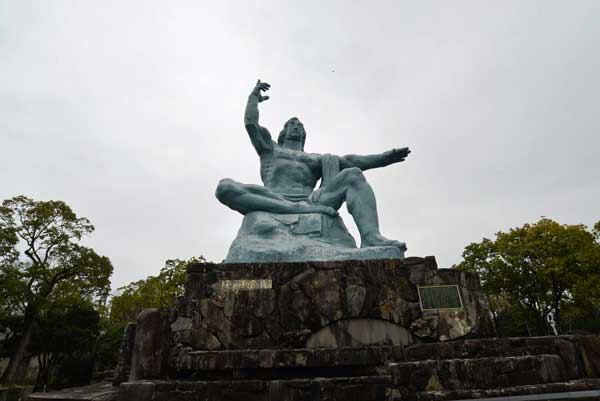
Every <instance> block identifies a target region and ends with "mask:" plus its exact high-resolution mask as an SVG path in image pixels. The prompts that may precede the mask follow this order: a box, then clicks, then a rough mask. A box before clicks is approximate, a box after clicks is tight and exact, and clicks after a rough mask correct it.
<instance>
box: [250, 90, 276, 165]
mask: <svg viewBox="0 0 600 401" xmlns="http://www.w3.org/2000/svg"><path fill="white" fill-rule="evenodd" d="M270 87H271V85H269V84H268V83H266V82H260V79H259V80H258V82H256V86H255V87H254V89H252V92H251V93H250V96H248V103H247V104H246V112H245V114H244V125H245V126H246V131H248V135H250V140H251V141H252V145H253V146H254V149H256V152H257V153H258V154H259V155H261V154H262V153H264V152H267V151H270V150H272V149H273V140H272V139H271V134H270V133H269V130H267V129H266V128H265V127H261V126H260V125H258V103H260V102H264V101H265V100H267V99H269V96H263V95H262V93H261V92H264V91H268V90H269V88H270Z"/></svg>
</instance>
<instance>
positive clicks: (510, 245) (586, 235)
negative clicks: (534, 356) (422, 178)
mask: <svg viewBox="0 0 600 401" xmlns="http://www.w3.org/2000/svg"><path fill="white" fill-rule="evenodd" d="M599 233H600V222H599V223H597V224H596V225H595V227H594V230H593V231H592V232H590V231H587V229H586V227H585V226H583V225H561V224H559V223H557V222H555V221H552V220H550V219H545V218H542V219H541V220H540V221H538V222H537V223H535V224H525V225H523V226H522V227H519V228H514V229H511V230H509V232H506V233H505V232H498V233H497V234H496V240H494V241H492V240H490V239H487V238H484V239H483V240H482V241H481V242H479V243H472V244H470V245H468V246H467V247H466V248H465V250H464V252H463V261H462V262H461V263H459V264H458V265H456V266H455V267H456V268H457V269H460V270H465V271H471V272H476V273H479V275H480V277H481V279H482V282H483V289H484V291H485V292H486V294H487V295H488V297H489V299H490V304H491V306H492V309H493V313H494V317H495V320H496V323H497V326H498V323H499V320H498V319H499V317H500V315H503V316H504V318H506V316H508V315H510V316H511V317H512V319H514V320H515V322H514V324H513V325H512V326H514V327H512V328H510V329H508V328H507V329H506V330H508V331H515V330H516V331H519V330H521V329H520V328H519V327H522V326H525V327H526V329H527V331H528V333H529V334H532V335H533V334H548V333H550V332H551V326H552V324H553V325H554V326H555V327H556V330H557V331H559V332H560V331H562V328H563V323H565V322H563V317H564V319H566V320H567V322H569V321H571V320H573V319H580V318H582V317H583V316H585V315H586V314H588V313H589V311H590V310H594V308H596V309H597V307H598V306H599V305H600V244H599V242H598V239H599V237H600V236H599ZM499 330H502V327H499ZM596 330H598V328H597V329H596ZM500 334H504V333H500Z"/></svg>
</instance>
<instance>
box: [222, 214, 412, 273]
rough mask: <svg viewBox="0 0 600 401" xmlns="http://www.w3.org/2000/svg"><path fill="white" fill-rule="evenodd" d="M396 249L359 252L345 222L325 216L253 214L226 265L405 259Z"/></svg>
mask: <svg viewBox="0 0 600 401" xmlns="http://www.w3.org/2000/svg"><path fill="white" fill-rule="evenodd" d="M402 258H404V250H402V249H400V248H398V247H395V246H375V247H369V248H357V247H356V242H355V241H354V238H352V236H351V235H350V233H349V232H348V230H347V229H346V226H345V225H344V222H343V221H342V219H341V218H340V217H339V216H338V217H329V216H325V215H322V214H274V213H266V212H252V213H248V214H246V215H245V216H244V220H243V221H242V227H241V228H240V230H239V232H238V235H237V237H236V238H235V240H234V241H233V243H232V244H231V247H230V248H229V252H228V253H227V258H226V259H225V262H226V263H257V262H298V261H329V260H370V259H402Z"/></svg>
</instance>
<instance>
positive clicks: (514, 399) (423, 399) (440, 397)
mask: <svg viewBox="0 0 600 401" xmlns="http://www.w3.org/2000/svg"><path fill="white" fill-rule="evenodd" d="M509 397H510V398H509ZM475 398H476V399H494V401H526V400H557V401H558V400H567V399H578V400H600V379H583V380H573V381H568V382H561V383H544V384H535V385H528V386H513V387H505V388H501V389H476V390H441V391H423V392H419V393H417V394H416V399H418V400H419V401H455V400H468V399H475ZM405 400H406V398H403V397H402V395H401V394H400V393H398V392H392V394H391V398H390V401H405ZM490 401H492V400H490Z"/></svg>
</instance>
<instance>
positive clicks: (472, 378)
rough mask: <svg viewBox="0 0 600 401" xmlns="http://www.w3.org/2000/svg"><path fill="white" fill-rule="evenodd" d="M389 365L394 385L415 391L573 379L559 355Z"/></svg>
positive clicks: (493, 386) (491, 387)
mask: <svg viewBox="0 0 600 401" xmlns="http://www.w3.org/2000/svg"><path fill="white" fill-rule="evenodd" d="M388 366H389V370H390V373H391V374H392V376H393V377H394V387H396V388H406V389H409V390H410V391H412V392H420V391H426V390H428V389H431V390H433V389H443V390H458V389H493V388H502V387H514V386H522V385H535V384H543V383H554V382H565V381H568V380H569V379H570V377H569V372H568V369H567V368H566V367H565V364H564V362H563V360H562V359H561V358H560V356H558V355H526V356H512V357H500V358H473V359H444V360H425V361H411V362H390V363H389V364H388Z"/></svg>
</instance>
